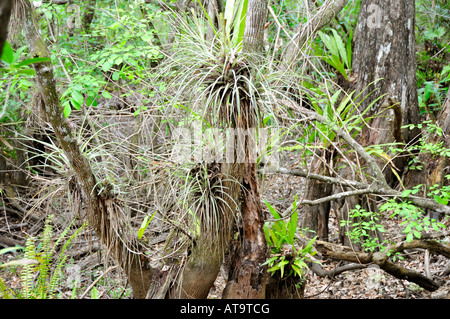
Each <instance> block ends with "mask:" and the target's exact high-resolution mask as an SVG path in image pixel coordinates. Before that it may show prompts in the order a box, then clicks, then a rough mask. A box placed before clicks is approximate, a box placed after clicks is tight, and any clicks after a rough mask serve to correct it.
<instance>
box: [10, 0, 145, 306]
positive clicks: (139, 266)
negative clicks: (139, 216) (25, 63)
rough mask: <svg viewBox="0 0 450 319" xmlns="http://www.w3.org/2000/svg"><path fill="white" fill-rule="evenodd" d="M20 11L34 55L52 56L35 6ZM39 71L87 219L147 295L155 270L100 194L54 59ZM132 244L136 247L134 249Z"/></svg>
mask: <svg viewBox="0 0 450 319" xmlns="http://www.w3.org/2000/svg"><path fill="white" fill-rule="evenodd" d="M20 4H21V5H20V6H18V10H24V11H25V12H24V13H25V15H26V21H25V36H26V39H27V41H28V44H29V47H30V53H31V56H33V57H40V58H49V57H50V54H49V52H48V49H47V47H46V45H45V43H44V42H43V40H42V38H41V37H40V34H39V31H38V29H37V27H36V22H35V17H34V14H35V13H34V9H33V7H32V6H31V4H30V2H29V1H20ZM33 67H34V69H35V71H36V84H37V87H38V90H39V92H40V98H41V99H42V102H43V103H42V114H43V115H44V118H45V120H46V121H48V122H49V123H50V124H51V125H52V127H53V130H54V133H55V135H56V138H57V140H58V142H59V144H60V145H61V148H62V149H63V150H64V152H65V154H66V156H67V158H68V160H69V162H70V165H71V168H72V169H73V170H74V172H75V175H76V177H77V181H78V183H79V184H80V186H81V189H82V192H83V200H84V201H85V202H86V205H87V210H86V213H87V219H88V221H89V225H90V226H91V227H93V228H94V230H95V231H96V233H97V235H98V236H99V237H100V239H101V241H102V242H103V243H104V244H105V245H106V247H107V248H108V249H109V251H111V252H112V253H113V255H114V257H115V259H116V260H117V263H118V264H119V265H120V266H121V267H122V269H123V270H124V272H125V273H126V275H127V276H128V279H129V281H130V285H131V287H132V289H133V293H134V296H135V297H136V298H145V296H146V294H147V290H148V288H149V286H150V282H151V281H152V276H153V269H152V268H151V267H150V265H149V262H148V260H146V259H145V258H144V257H143V256H144V255H143V254H141V255H140V254H136V253H133V252H132V250H133V251H140V247H139V243H138V242H137V241H134V242H131V241H127V239H126V238H125V237H123V238H120V237H119V236H121V235H122V233H123V232H122V231H121V229H120V225H119V223H120V222H119V216H118V210H117V207H116V206H115V205H114V198H103V197H100V196H99V194H98V191H97V186H96V185H97V182H96V178H95V176H94V174H93V172H92V170H91V167H90V165H89V162H88V160H87V159H86V157H85V156H84V155H83V154H82V153H81V151H80V148H79V145H78V142H77V140H76V139H75V137H74V136H73V134H72V129H71V127H70V126H69V124H68V122H67V120H66V118H65V117H64V112H63V108H62V106H61V104H60V100H59V95H58V92H57V90H56V83H55V79H54V76H53V66H52V64H51V62H49V61H48V62H39V63H35V64H33ZM130 247H132V250H131V249H130Z"/></svg>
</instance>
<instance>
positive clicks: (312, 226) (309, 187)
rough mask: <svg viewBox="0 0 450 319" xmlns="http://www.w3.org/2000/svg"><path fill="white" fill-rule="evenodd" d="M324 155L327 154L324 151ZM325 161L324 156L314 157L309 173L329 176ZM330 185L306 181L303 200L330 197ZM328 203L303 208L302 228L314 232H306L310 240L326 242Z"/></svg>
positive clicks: (311, 180) (329, 205)
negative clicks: (315, 239) (316, 238)
mask: <svg viewBox="0 0 450 319" xmlns="http://www.w3.org/2000/svg"><path fill="white" fill-rule="evenodd" d="M324 153H328V152H327V151H326V150H325V152H324ZM325 160H327V159H326V158H325V157H324V156H321V158H319V157H315V158H314V159H313V161H312V163H311V172H312V173H315V174H320V175H325V176H329V169H328V167H327V166H326V164H325V163H324V162H323V161H325ZM332 190H333V187H332V185H330V184H328V183H325V182H321V181H316V180H313V179H310V180H308V182H307V184H306V194H305V199H307V200H315V199H318V198H322V197H326V196H330V195H331V193H332ZM330 208H331V204H330V202H326V203H322V204H319V205H314V206H310V205H305V206H304V208H303V216H304V217H303V220H302V228H305V229H309V230H312V231H314V232H308V233H307V235H308V237H310V238H313V237H315V236H318V237H319V239H321V240H328V218H329V215H330Z"/></svg>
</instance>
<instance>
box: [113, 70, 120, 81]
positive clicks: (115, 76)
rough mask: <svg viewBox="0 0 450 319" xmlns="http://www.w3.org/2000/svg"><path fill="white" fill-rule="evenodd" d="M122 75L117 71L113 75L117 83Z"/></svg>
mask: <svg viewBox="0 0 450 319" xmlns="http://www.w3.org/2000/svg"><path fill="white" fill-rule="evenodd" d="M119 76H120V73H119V72H117V71H115V72H114V73H113V75H112V79H113V81H117V80H118V79H119Z"/></svg>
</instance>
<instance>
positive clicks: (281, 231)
mask: <svg viewBox="0 0 450 319" xmlns="http://www.w3.org/2000/svg"><path fill="white" fill-rule="evenodd" d="M265 203H266V205H267V208H268V209H269V211H270V213H271V214H272V216H273V217H274V218H275V221H273V222H267V223H266V224H265V225H264V233H265V235H266V240H267V243H268V245H269V247H270V253H271V257H270V258H269V259H268V260H267V261H266V262H265V264H267V265H268V267H269V269H268V272H269V273H270V274H271V275H272V276H273V275H274V274H275V273H277V272H278V271H279V272H280V276H281V278H284V276H285V275H286V277H289V276H293V277H298V278H299V279H300V280H302V279H303V278H304V276H305V272H306V271H307V270H308V265H307V262H311V261H313V260H312V258H311V257H312V256H314V255H315V254H316V251H313V244H314V242H315V240H316V237H314V238H313V239H311V240H310V241H309V242H308V243H307V244H306V245H305V246H304V247H301V246H300V242H299V240H298V239H297V237H296V234H297V230H298V226H297V222H298V212H297V196H296V197H295V200H294V205H293V211H292V214H291V217H290V218H289V220H284V219H283V218H282V217H281V216H280V214H279V213H278V212H277V210H276V209H275V208H273V207H272V206H271V205H270V204H269V203H268V202H267V201H266V202H265Z"/></svg>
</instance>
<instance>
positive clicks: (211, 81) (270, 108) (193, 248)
mask: <svg viewBox="0 0 450 319" xmlns="http://www.w3.org/2000/svg"><path fill="white" fill-rule="evenodd" d="M173 17H174V21H172V22H173V24H174V29H176V30H177V34H176V35H175V36H174V37H173V38H174V46H173V52H171V53H167V57H166V59H165V61H164V62H163V63H162V64H161V66H160V67H161V71H160V72H159V77H158V80H159V81H160V82H165V84H166V85H165V90H163V91H160V92H158V93H157V96H159V97H160V99H161V100H160V102H159V103H160V105H161V108H160V110H162V112H163V114H164V116H165V118H166V120H167V121H166V123H167V125H168V127H170V129H172V130H176V129H178V128H180V127H181V128H185V129H187V130H186V131H185V132H186V134H185V135H190V136H184V138H185V141H186V140H187V144H188V145H190V147H191V148H190V152H191V153H190V154H188V156H185V161H184V162H175V161H173V162H171V164H170V166H171V167H170V168H168V170H170V171H172V172H177V173H173V174H171V175H170V176H172V177H175V176H177V178H179V184H178V187H177V193H176V195H175V196H171V195H167V196H164V198H163V199H161V198H159V200H160V201H164V200H169V201H171V202H172V203H173V202H176V208H177V209H179V210H181V211H182V213H181V215H182V216H184V218H185V220H186V221H185V226H187V227H189V228H190V229H189V231H190V232H189V233H190V235H189V236H188V237H192V238H191V240H192V241H191V245H190V248H189V249H188V256H189V258H188V260H187V262H186V264H185V267H184V270H183V271H182V272H180V277H179V280H178V285H177V286H176V288H175V289H174V290H173V292H172V296H175V297H189V298H192V297H195V298H205V297H206V295H207V293H208V291H209V288H210V287H211V285H212V283H213V282H214V280H215V279H216V276H217V273H218V271H219V269H220V266H221V264H222V261H223V257H224V256H223V255H224V254H225V249H226V247H227V244H228V242H229V239H230V236H231V232H232V227H233V225H234V224H235V221H236V220H237V219H239V210H240V205H241V204H240V200H241V198H240V196H241V188H242V186H243V183H242V179H243V175H244V168H245V164H246V163H248V162H249V161H252V160H255V158H253V157H252V154H254V152H255V151H256V150H252V148H255V144H257V143H258V142H259V141H257V140H256V143H255V144H252V140H251V139H250V138H249V137H246V138H245V139H244V141H240V142H243V143H241V144H239V143H238V142H237V141H236V140H234V139H231V140H222V144H221V143H220V141H219V143H218V144H219V145H218V146H217V145H212V144H213V143H211V141H210V140H209V139H208V137H207V134H206V133H207V131H210V130H216V131H218V132H219V134H218V136H219V139H220V137H222V138H223V136H224V135H225V133H226V131H227V130H231V131H233V130H243V131H246V132H247V133H249V132H250V131H251V132H252V133H253V134H255V137H256V138H257V137H258V136H259V134H260V132H259V130H260V128H261V127H262V126H263V124H262V123H263V119H264V118H271V121H270V122H271V125H272V128H271V129H272V130H276V126H277V121H278V119H279V118H283V117H287V116H288V113H287V112H286V110H285V108H284V105H285V104H284V103H282V102H281V101H282V100H289V99H291V98H292V96H291V95H290V93H287V92H290V91H296V92H298V91H299V86H300V85H301V81H299V78H298V77H295V76H294V77H291V74H288V73H287V72H286V71H284V73H282V72H281V71H280V72H277V71H275V72H273V71H272V72H269V69H268V68H267V67H266V65H269V64H270V65H272V64H273V63H266V65H264V63H262V64H261V63H260V61H261V60H258V64H255V63H254V61H256V59H253V56H252V55H251V54H250V53H245V52H243V51H242V50H241V48H240V47H241V44H240V43H236V42H233V41H232V38H233V37H232V35H231V34H230V33H229V32H230V29H228V28H226V27H225V26H224V25H223V26H222V27H220V28H219V29H215V38H214V39H213V40H212V41H206V40H205V38H206V36H205V35H206V30H207V25H206V24H207V23H208V22H207V19H203V18H202V17H198V16H196V15H195V14H194V15H192V16H187V17H186V16H184V17H180V16H177V15H175V14H174V15H173ZM219 20H220V19H219ZM219 25H221V22H220V21H219ZM175 26H176V27H175ZM291 87H295V90H289V89H290V88H291ZM193 127H195V128H197V129H199V130H200V134H199V135H200V139H196V136H195V133H194V134H192V130H189V129H192V128H193ZM188 132H189V133H188ZM252 133H250V134H252ZM235 137H236V136H235ZM236 139H238V138H237V137H236ZM190 141H191V142H192V143H191V144H190ZM176 143H177V141H175V140H173V141H171V142H169V143H167V144H166V145H169V144H172V145H176ZM217 147H218V148H219V155H218V156H212V157H211V156H210V157H208V156H205V154H208V152H210V151H211V149H214V148H216V149H217ZM224 147H225V148H226V149H228V148H232V149H233V150H235V152H233V153H232V155H231V157H227V154H226V152H225V150H224ZM237 147H240V148H241V149H240V150H237V151H238V152H239V151H240V152H241V153H243V155H244V157H243V158H238V152H236V148H237ZM199 152H200V153H202V152H203V157H199V156H196V153H199ZM172 181H174V180H173V179H172ZM165 184H166V185H167V184H169V183H168V182H165ZM171 185H174V184H173V183H172V184H171ZM171 187H173V186H171ZM169 193H170V194H172V193H174V192H173V190H169ZM163 206H166V207H168V206H170V205H163ZM172 208H174V207H172ZM179 220H180V219H179ZM199 278H201V280H199Z"/></svg>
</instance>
